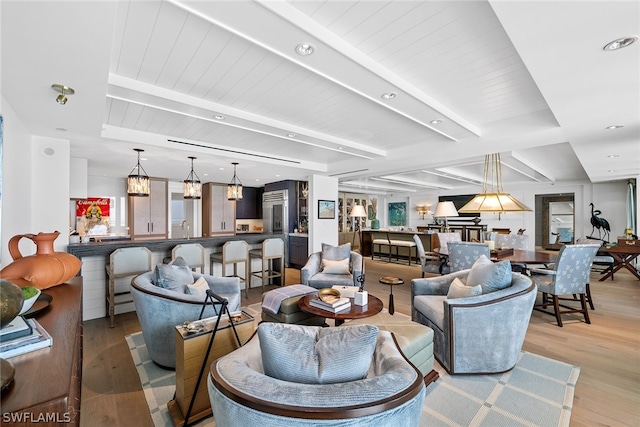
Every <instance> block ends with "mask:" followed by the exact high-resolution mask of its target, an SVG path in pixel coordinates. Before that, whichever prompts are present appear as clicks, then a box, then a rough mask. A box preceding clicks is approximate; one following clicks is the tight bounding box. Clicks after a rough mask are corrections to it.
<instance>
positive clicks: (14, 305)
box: [0, 279, 24, 328]
mask: <svg viewBox="0 0 640 427" xmlns="http://www.w3.org/2000/svg"><path fill="white" fill-rule="evenodd" d="M23 303H24V295H23V294H22V289H20V286H18V285H16V284H14V283H11V282H9V281H8V280H5V279H0V327H1V328H4V327H5V326H7V325H8V324H9V323H11V322H12V321H13V319H15V318H16V317H17V316H18V314H19V313H20V310H22V304H23Z"/></svg>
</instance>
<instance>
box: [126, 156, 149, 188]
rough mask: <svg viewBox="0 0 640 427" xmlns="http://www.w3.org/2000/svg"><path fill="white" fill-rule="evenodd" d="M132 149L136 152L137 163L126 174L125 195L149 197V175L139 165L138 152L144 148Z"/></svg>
mask: <svg viewBox="0 0 640 427" xmlns="http://www.w3.org/2000/svg"><path fill="white" fill-rule="evenodd" d="M133 151H137V152H138V164H136V165H135V166H134V167H133V169H131V173H129V176H127V195H129V196H134V197H149V175H147V172H146V171H145V170H144V168H143V167H142V166H141V165H140V153H142V152H143V151H144V150H141V149H140V148H134V149H133Z"/></svg>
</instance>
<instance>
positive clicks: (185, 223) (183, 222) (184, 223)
mask: <svg viewBox="0 0 640 427" xmlns="http://www.w3.org/2000/svg"><path fill="white" fill-rule="evenodd" d="M185 225H186V226H187V235H186V236H184V235H183V237H185V238H186V239H187V240H189V221H187V220H186V219H185V220H184V221H182V224H180V226H181V227H182V229H183V230H184V226H185Z"/></svg>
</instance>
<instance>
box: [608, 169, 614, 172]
mask: <svg viewBox="0 0 640 427" xmlns="http://www.w3.org/2000/svg"><path fill="white" fill-rule="evenodd" d="M607 172H616V170H615V169H609V170H608V171H607Z"/></svg>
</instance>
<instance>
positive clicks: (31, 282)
mask: <svg viewBox="0 0 640 427" xmlns="http://www.w3.org/2000/svg"><path fill="white" fill-rule="evenodd" d="M59 235H60V232H58V231H54V232H53V233H38V234H18V235H16V236H13V237H12V238H11V240H9V253H10V254H11V257H12V258H13V260H14V261H13V262H12V263H11V264H9V265H7V266H6V267H5V268H3V269H2V271H0V276H1V277H2V278H3V279H5V280H9V281H11V282H13V283H15V284H17V285H20V286H33V287H36V288H38V289H47V288H50V287H52V286H55V285H60V284H62V283H64V282H66V281H67V280H69V279H71V278H72V277H73V276H75V275H76V274H77V273H78V271H80V266H81V265H82V263H81V261H80V260H79V259H78V258H77V257H75V256H73V255H71V254H68V253H66V252H55V251H54V250H53V241H54V240H56V238H57V237H58V236H59ZM23 237H26V238H27V239H31V240H32V241H33V242H34V243H35V244H36V253H35V254H33V255H29V256H26V257H23V256H22V254H21V253H20V249H19V247H18V243H19V242H20V239H22V238H23Z"/></svg>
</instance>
